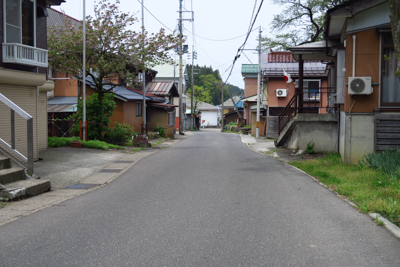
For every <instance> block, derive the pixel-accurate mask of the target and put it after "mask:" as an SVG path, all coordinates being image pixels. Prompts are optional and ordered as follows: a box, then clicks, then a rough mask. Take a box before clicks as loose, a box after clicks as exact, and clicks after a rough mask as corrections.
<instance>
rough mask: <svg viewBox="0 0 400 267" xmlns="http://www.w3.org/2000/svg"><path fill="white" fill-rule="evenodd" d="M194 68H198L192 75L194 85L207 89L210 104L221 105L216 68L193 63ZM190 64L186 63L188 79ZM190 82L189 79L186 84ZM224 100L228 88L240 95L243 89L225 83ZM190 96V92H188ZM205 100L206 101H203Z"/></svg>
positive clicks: (219, 84)
mask: <svg viewBox="0 0 400 267" xmlns="http://www.w3.org/2000/svg"><path fill="white" fill-rule="evenodd" d="M194 69H195V70H196V69H197V70H199V72H200V74H195V75H194V85H196V86H199V87H204V88H205V89H206V90H208V91H209V94H210V96H211V102H208V103H210V104H212V105H221V84H222V79H221V75H220V74H219V71H218V70H213V69H212V67H206V66H204V67H200V66H199V65H194ZM191 73H192V65H188V75H189V79H191V77H192V75H191ZM191 84H192V82H191V80H189V83H188V85H189V86H191ZM224 88H225V89H224V101H226V100H228V98H229V94H228V92H227V91H226V90H229V91H230V92H231V94H232V95H233V96H237V95H242V94H243V89H240V88H239V87H237V86H235V85H232V84H226V85H225V87H224ZM189 96H190V94H189ZM204 102H207V101H204Z"/></svg>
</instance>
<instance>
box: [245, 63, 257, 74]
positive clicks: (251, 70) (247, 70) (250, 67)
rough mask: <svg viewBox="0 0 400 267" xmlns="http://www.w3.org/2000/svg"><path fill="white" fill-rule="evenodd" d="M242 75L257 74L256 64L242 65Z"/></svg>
mask: <svg viewBox="0 0 400 267" xmlns="http://www.w3.org/2000/svg"><path fill="white" fill-rule="evenodd" d="M242 73H258V64H242Z"/></svg>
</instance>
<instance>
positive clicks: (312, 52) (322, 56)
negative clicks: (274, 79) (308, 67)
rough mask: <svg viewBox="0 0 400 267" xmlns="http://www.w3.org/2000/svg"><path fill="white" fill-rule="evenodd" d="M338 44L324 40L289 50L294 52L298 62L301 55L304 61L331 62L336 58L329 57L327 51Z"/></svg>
mask: <svg viewBox="0 0 400 267" xmlns="http://www.w3.org/2000/svg"><path fill="white" fill-rule="evenodd" d="M337 44H338V43H334V42H332V41H328V42H327V41H326V40H322V41H318V42H313V43H307V44H303V45H298V46H295V47H291V48H289V50H290V51H291V52H292V55H293V57H294V58H295V59H296V60H299V55H302V58H303V60H322V61H326V60H328V61H329V60H333V59H334V57H332V56H327V55H326V51H327V49H329V48H331V47H332V46H334V45H337Z"/></svg>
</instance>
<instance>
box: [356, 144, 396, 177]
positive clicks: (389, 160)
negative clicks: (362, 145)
mask: <svg viewBox="0 0 400 267" xmlns="http://www.w3.org/2000/svg"><path fill="white" fill-rule="evenodd" d="M362 163H363V164H365V165H367V166H369V167H371V168H374V169H376V170H378V171H380V172H382V173H385V174H387V175H390V176H393V177H396V178H397V179H399V178H400V151H398V150H385V151H381V152H373V153H370V154H367V155H366V156H364V157H363V160H362Z"/></svg>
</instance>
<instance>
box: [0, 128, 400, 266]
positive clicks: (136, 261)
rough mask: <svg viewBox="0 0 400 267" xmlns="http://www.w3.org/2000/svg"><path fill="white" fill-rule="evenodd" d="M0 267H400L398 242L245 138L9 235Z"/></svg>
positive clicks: (135, 170)
mask: <svg viewBox="0 0 400 267" xmlns="http://www.w3.org/2000/svg"><path fill="white" fill-rule="evenodd" d="M61 190H62V189H61ZM0 264H1V266H2V267H6V266H14V267H15V266H390V267H393V266H400V241H399V240H398V239H396V238H395V237H393V236H392V235H391V234H390V233H389V232H388V231H387V230H386V229H385V228H383V227H380V226H377V225H376V224H375V223H374V222H373V221H372V220H371V219H370V218H369V217H368V216H367V215H365V214H362V213H359V212H358V211H357V210H356V209H354V208H353V207H351V206H350V205H349V204H347V203H346V202H344V201H343V200H341V199H339V198H338V197H336V196H335V195H334V194H333V193H331V192H330V191H328V190H327V189H325V188H324V187H322V186H320V185H318V184H317V183H315V182H314V181H313V180H312V179H311V178H310V177H308V176H307V175H305V174H303V173H301V172H299V171H298V170H296V169H294V168H292V167H290V166H289V165H286V164H284V163H281V162H279V161H276V160H273V159H271V158H268V157H265V156H262V155H260V154H257V153H255V152H253V151H251V150H250V149H248V148H247V147H246V146H245V145H244V144H243V143H241V142H240V137H239V136H238V135H234V134H224V133H220V132H218V131H217V130H209V129H206V130H202V131H201V132H196V133H195V135H193V136H192V137H190V138H186V139H183V140H181V141H179V142H177V143H176V144H174V145H173V146H170V147H169V148H167V149H163V150H161V151H159V152H158V153H155V154H152V155H150V156H149V157H147V158H144V159H142V160H141V161H139V162H138V163H137V164H135V165H134V166H133V167H132V168H131V169H130V170H128V171H127V172H125V173H124V174H122V175H121V176H120V177H119V178H117V179H116V180H114V181H113V182H112V183H111V184H109V185H107V186H105V187H102V188H99V189H97V190H94V191H91V192H88V193H87V194H84V195H81V196H78V197H76V198H74V199H71V200H68V201H65V202H63V203H61V204H59V205H57V206H52V207H50V208H47V209H45V210H42V211H40V212H36V213H34V214H31V215H29V216H26V217H23V218H21V219H19V220H17V221H15V222H12V223H9V224H7V225H4V226H1V227H0Z"/></svg>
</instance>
